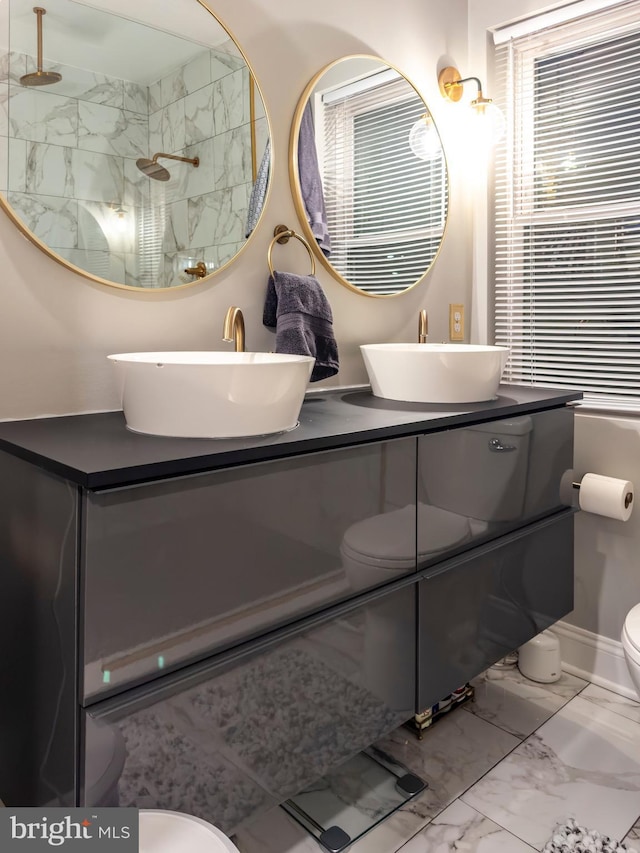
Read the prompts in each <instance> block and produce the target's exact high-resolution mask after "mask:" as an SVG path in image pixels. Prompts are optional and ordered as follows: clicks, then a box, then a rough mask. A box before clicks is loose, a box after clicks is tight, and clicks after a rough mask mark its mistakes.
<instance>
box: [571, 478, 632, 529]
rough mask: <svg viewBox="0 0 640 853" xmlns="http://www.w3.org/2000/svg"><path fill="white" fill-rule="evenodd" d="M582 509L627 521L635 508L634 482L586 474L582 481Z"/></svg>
mask: <svg viewBox="0 0 640 853" xmlns="http://www.w3.org/2000/svg"><path fill="white" fill-rule="evenodd" d="M580 509H582V510H584V511H585V512H592V513H593V514H594V515H603V516H605V517H606V518H615V519H617V520H618V521H627V520H628V519H629V516H630V515H631V511H632V509H633V483H630V482H629V481H628V480H617V479H616V478H615V477H604V476H602V475H601V474H585V475H584V477H583V478H582V480H581V482H580Z"/></svg>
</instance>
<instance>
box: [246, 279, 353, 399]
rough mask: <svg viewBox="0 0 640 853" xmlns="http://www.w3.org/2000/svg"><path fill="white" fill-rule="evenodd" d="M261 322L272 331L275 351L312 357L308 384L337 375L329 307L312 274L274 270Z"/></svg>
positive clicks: (335, 346)
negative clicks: (311, 369) (314, 361)
mask: <svg viewBox="0 0 640 853" xmlns="http://www.w3.org/2000/svg"><path fill="white" fill-rule="evenodd" d="M262 322H263V323H264V325H265V326H268V327H269V328H271V329H273V328H275V330H276V352H282V353H289V354H291V355H310V356H313V358H315V360H316V363H315V364H314V366H313V371H312V373H311V380H310V381H311V382H317V381H318V380H319V379H327V378H328V377H329V376H334V375H335V374H336V373H337V372H338V370H339V367H340V365H339V362H338V345H337V343H336V339H335V337H334V335H333V315H332V313H331V306H330V305H329V302H328V300H327V297H326V296H325V295H324V291H323V290H322V287H321V285H320V282H319V281H318V279H317V278H316V277H315V276H314V275H295V274H294V273H289V272H278V271H276V272H274V274H273V276H269V284H268V285H267V296H266V299H265V303H264V312H263V316H262Z"/></svg>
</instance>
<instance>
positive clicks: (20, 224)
mask: <svg viewBox="0 0 640 853" xmlns="http://www.w3.org/2000/svg"><path fill="white" fill-rule="evenodd" d="M194 2H196V3H197V4H198V5H199V6H200V7H202V8H203V9H204V10H205V11H206V12H208V13H209V14H210V15H211V17H212V18H213V20H214V21H215V22H216V23H217V24H218V26H219V27H220V28H221V30H222V31H223V32H224V33H226V35H227V36H228V38H229V39H230V40H231V41H232V42H233V44H234V46H235V48H236V50H237V51H238V53H239V54H240V56H241V57H242V59H243V61H244V63H245V66H246V68H247V71H248V74H249V102H250V103H249V112H250V136H251V167H252V178H253V181H254V183H255V180H256V173H257V168H258V164H257V162H256V139H255V121H256V98H257V97H259V98H260V100H261V102H262V105H263V111H264V112H263V117H264V120H265V122H266V128H267V134H266V138H267V140H268V142H269V144H270V145H271V148H273V142H272V140H273V134H272V131H271V123H270V121H269V116H268V113H267V109H266V104H265V100H264V97H263V94H262V90H261V89H260V86H259V84H258V83H257V81H256V78H255V75H254V73H253V69H252V67H251V64H250V63H249V60H248V58H247V56H246V54H245V52H244V51H243V49H242V48H241V47H240V44H239V42H238V40H237V39H236V37H235V36H234V35H233V33H232V32H231V31H230V30H229V29H228V27H226V26H225V25H224V24H223V23H222V21H221V20H220V18H219V17H218V16H217V15H216V13H215V12H214V11H213V10H212V9H211V8H210V6H209V5H208V3H207V2H205V0H194ZM90 8H93V9H95V11H98V12H102V13H104V14H111V15H113V16H114V17H123V16H122V15H120V13H118V12H114V11H110V10H108V9H104V8H98V7H95V6H94V7H90ZM33 11H35V9H34V10H33ZM42 14H46V9H45V11H44V12H43V13H41V15H42ZM41 15H40V16H39V20H38V25H39V29H38V51H39V56H38V61H39V62H40V59H41V57H40V53H41V46H40V45H41V39H42V35H41V33H42V30H41V29H40V27H41V20H42V18H41ZM124 19H125V20H126V18H124ZM34 20H35V18H34ZM46 25H47V22H46V19H45V22H44V27H45V43H46V34H47V32H46ZM140 26H151V25H150V24H146V23H140ZM152 28H153V27H152ZM35 33H36V28H35V23H34V40H35ZM10 50H11V47H10V46H9V45H8V44H7V51H8V52H9V51H10ZM45 64H47V60H46V58H45ZM33 76H35V75H33ZM10 82H11V77H9V78H8V84H10ZM11 138H12V137H10V136H8V137H7V139H11ZM172 159H180V158H172ZM196 159H197V158H196ZM272 162H273V156H271V163H272ZM6 168H7V189H6V190H0V209H2V210H3V211H4V212H5V214H6V215H7V216H8V218H9V219H10V220H11V221H12V222H13V224H14V225H15V226H16V227H17V228H18V230H19V231H20V232H21V233H22V234H23V235H24V236H25V237H26V238H27V239H28V240H29V241H30V242H31V243H32V244H33V245H34V246H36V247H37V248H38V249H40V250H41V251H42V252H43V253H44V254H46V255H48V256H49V257H50V258H51V259H52V260H54V261H55V262H56V263H58V264H59V265H60V266H62V267H64V268H65V269H67V270H69V271H71V272H73V273H77V274H78V275H80V276H82V277H83V278H86V279H88V280H89V281H92V282H95V283H97V284H101V285H107V286H108V287H114V288H117V289H119V290H129V291H133V292H134V293H144V294H154V293H163V294H166V293H168V292H174V291H177V290H184V289H185V288H190V287H193V286H194V285H196V284H200V283H201V282H202V281H205V280H209V279H211V278H212V277H213V276H215V275H217V274H218V273H220V272H222V271H223V270H225V269H227V268H228V267H229V266H230V265H231V264H232V263H234V262H235V261H236V260H237V258H239V257H240V255H241V254H242V253H243V252H244V250H245V248H246V245H247V243H248V242H249V240H250V239H251V236H252V235H253V231H255V229H256V228H257V226H258V225H259V223H260V221H261V219H262V217H263V214H264V209H265V207H266V205H267V201H268V198H269V194H270V192H271V184H272V169H270V170H269V172H270V174H269V177H268V180H267V185H266V190H265V194H264V199H263V202H262V205H261V209H260V213H259V216H258V217H257V219H256V222H255V225H254V227H253V230H252V231H251V234H250V235H249V236H248V237H244V241H243V244H242V246H241V247H240V249H239V250H238V251H237V252H236V253H235V254H234V255H233V256H232V257H231V258H229V259H228V260H227V261H225V262H224V263H223V264H221V265H220V266H219V267H217V268H216V269H214V270H212V271H211V272H208V273H207V274H206V275H203V274H202V266H201V264H200V263H198V264H196V265H195V267H194V268H193V269H192V274H193V275H194V280H193V281H189V282H184V283H180V284H175V285H168V286H165V287H145V286H143V285H130V284H125V283H122V282H118V281H112V280H110V279H107V278H102V277H100V276H98V275H95V274H94V273H91V272H89V271H88V270H85V269H83V268H82V267H79V266H77V265H76V264H73V263H71V261H68V260H66V259H65V258H64V257H62V256H61V255H59V254H58V253H57V252H56V251H55V250H54V249H52V248H51V247H49V246H48V245H47V243H45V242H44V241H43V240H42V239H41V238H39V237H38V236H37V235H36V234H34V232H33V231H32V230H31V229H30V228H29V226H28V225H27V224H26V223H25V222H24V221H23V219H22V218H21V217H20V216H19V215H18V213H17V212H16V211H15V210H14V208H13V207H12V206H11V204H10V202H9V200H8V198H7V195H9V193H10V190H9V189H8V163H7V166H6ZM105 204H106V203H105ZM190 251H193V252H197V248H195V249H193V250H190V249H188V248H187V249H185V250H184V253H185V254H186V253H188V252H190ZM186 271H187V270H185V272H186Z"/></svg>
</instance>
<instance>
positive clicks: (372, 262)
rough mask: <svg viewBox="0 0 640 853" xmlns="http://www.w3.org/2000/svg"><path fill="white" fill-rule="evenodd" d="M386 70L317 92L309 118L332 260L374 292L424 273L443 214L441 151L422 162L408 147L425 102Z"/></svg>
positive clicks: (389, 290)
mask: <svg viewBox="0 0 640 853" xmlns="http://www.w3.org/2000/svg"><path fill="white" fill-rule="evenodd" d="M393 77H394V78H395V79H391V80H389V74H388V73H382V74H379V75H374V76H373V77H370V78H367V79H366V80H364V81H360V86H359V87H358V88H359V89H360V90H359V91H356V92H354V85H353V84H351V85H349V86H345V87H342V89H337V90H334V91H333V92H331V93H330V94H328V95H324V96H323V98H322V105H321V109H322V119H321V121H319V122H318V121H316V124H317V126H318V128H319V130H320V128H322V131H321V139H320V145H319V159H320V164H321V170H322V175H323V189H324V194H325V205H326V211H327V224H328V227H329V233H330V235H331V264H332V266H333V267H335V269H336V270H337V271H338V272H339V273H340V274H341V275H342V276H343V277H344V278H345V279H347V281H348V282H349V283H350V284H352V285H353V286H354V287H357V288H359V289H361V290H363V291H365V292H368V293H372V294H376V295H389V294H394V293H400V292H402V291H404V290H406V288H407V287H410V286H411V285H413V284H415V283H416V282H417V281H418V280H419V279H420V278H421V277H422V276H423V275H424V273H425V271H426V269H427V268H428V267H429V266H430V264H431V262H432V260H433V257H434V256H435V254H436V253H437V251H438V248H439V245H440V242H441V240H442V231H443V228H444V224H445V220H446V213H447V209H446V207H447V195H446V185H445V178H446V169H445V163H444V156H443V153H442V150H440V151H439V153H438V154H437V155H436V156H435V157H434V158H433V159H432V160H429V161H425V160H420V159H418V157H416V156H415V154H414V153H413V152H412V151H411V149H410V147H409V131H410V130H411V127H412V126H413V124H414V123H415V122H416V121H417V120H418V119H419V118H420V116H422V115H423V114H424V113H425V111H426V107H425V104H424V102H423V101H422V99H421V98H420V97H419V96H418V95H417V94H416V92H415V90H414V89H413V87H411V86H410V85H409V84H408V83H407V82H406V80H404V79H402V78H399V79H398V78H397V75H395V74H394V75H393ZM380 78H382V82H378V80H379V79H380Z"/></svg>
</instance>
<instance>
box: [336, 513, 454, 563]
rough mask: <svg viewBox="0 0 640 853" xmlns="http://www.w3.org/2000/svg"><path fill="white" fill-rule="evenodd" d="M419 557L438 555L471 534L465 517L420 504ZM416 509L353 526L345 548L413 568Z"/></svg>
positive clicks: (346, 537)
mask: <svg viewBox="0 0 640 853" xmlns="http://www.w3.org/2000/svg"><path fill="white" fill-rule="evenodd" d="M418 530H419V531H420V536H419V541H418V555H419V557H427V556H429V555H430V554H434V553H435V554H437V553H439V552H440V551H444V550H445V549H447V548H451V547H452V546H453V545H457V544H458V543H459V542H464V540H465V539H467V538H468V537H469V535H470V528H469V519H468V518H467V517H466V516H464V515H458V514H457V513H454V512H449V511H448V510H446V509H440V507H437V506H430V505H429V504H421V503H419V504H418ZM415 535H416V510H415V507H414V506H413V505H412V504H409V506H405V507H402V509H396V510H394V511H393V512H387V513H385V514H383V515H374V516H372V517H370V518H365V519H363V520H362V521H358V522H356V523H355V524H353V525H352V526H351V527H350V528H349V529H348V530H347V532H346V533H345V535H344V545H345V546H346V547H347V548H348V549H349V550H351V551H352V552H354V553H357V554H361V555H362V556H363V557H369V558H371V559H373V560H376V561H380V562H383V563H388V564H389V565H398V564H399V563H407V564H411V565H413V562H414V559H415Z"/></svg>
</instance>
